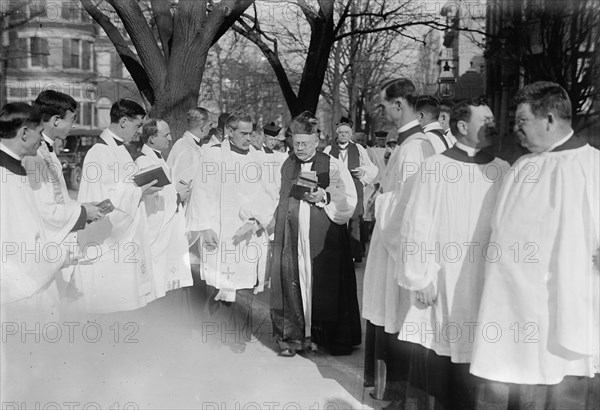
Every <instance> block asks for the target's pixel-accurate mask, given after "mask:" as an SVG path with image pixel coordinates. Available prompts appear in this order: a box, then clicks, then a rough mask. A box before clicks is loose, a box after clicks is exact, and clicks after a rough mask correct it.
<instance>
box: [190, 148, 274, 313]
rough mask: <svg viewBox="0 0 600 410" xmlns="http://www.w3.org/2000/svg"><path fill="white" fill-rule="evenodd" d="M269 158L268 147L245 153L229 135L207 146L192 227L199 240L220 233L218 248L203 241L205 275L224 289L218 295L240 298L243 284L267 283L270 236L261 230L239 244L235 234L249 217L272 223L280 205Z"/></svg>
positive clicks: (192, 200) (192, 203)
mask: <svg viewBox="0 0 600 410" xmlns="http://www.w3.org/2000/svg"><path fill="white" fill-rule="evenodd" d="M267 162H269V160H268V159H267V158H266V157H265V153H264V152H263V151H257V150H256V149H254V147H250V150H249V152H248V153H247V154H246V155H244V154H239V153H236V152H235V151H232V150H231V149H230V145H229V141H228V140H224V141H223V142H222V143H221V144H220V145H214V146H212V147H210V148H208V149H206V150H205V152H204V157H203V161H202V166H201V168H202V169H201V171H200V175H201V177H200V178H196V179H195V180H194V182H193V185H192V194H191V197H190V202H189V206H188V208H187V213H186V229H187V230H188V231H189V232H190V233H191V235H190V236H191V238H192V240H194V242H195V240H196V239H197V238H198V236H199V235H198V233H199V232H200V231H203V230H207V229H212V230H213V231H214V232H215V233H216V235H217V237H218V238H219V240H218V242H219V243H218V246H217V249H216V250H214V251H208V250H206V249H204V247H203V245H202V243H200V241H198V242H197V244H198V247H199V254H200V259H201V260H200V274H201V277H202V279H203V280H205V281H206V283H207V284H208V285H211V286H214V287H215V288H217V289H220V290H221V292H220V295H219V296H218V297H219V298H221V297H222V298H223V299H224V300H228V301H233V300H235V290H237V289H250V288H254V287H255V285H256V284H257V282H258V285H259V286H264V279H265V278H264V269H263V270H262V271H261V272H259V271H258V264H259V262H260V260H261V258H265V259H266V258H267V254H266V253H265V254H263V249H264V247H265V246H266V244H268V241H269V238H268V236H267V235H266V234H265V232H264V230H259V231H258V232H257V235H253V236H252V238H251V239H250V240H249V241H248V242H246V241H242V242H241V243H239V244H238V245H233V236H234V234H235V233H236V231H237V230H238V229H239V228H241V227H242V226H243V225H244V224H245V223H246V222H251V221H253V220H254V221H256V222H257V223H258V224H259V226H260V227H261V228H266V227H267V226H268V224H269V223H270V222H271V220H272V219H273V215H274V212H275V207H276V204H275V202H274V200H273V197H272V195H273V192H272V188H270V187H269V186H268V184H267V182H266V178H263V177H264V176H266V175H267V174H268V172H269V171H268V170H267V166H266V165H265V164H266V163H267ZM258 234H260V236H258ZM192 243H193V242H192ZM259 273H260V274H262V277H260V276H259Z"/></svg>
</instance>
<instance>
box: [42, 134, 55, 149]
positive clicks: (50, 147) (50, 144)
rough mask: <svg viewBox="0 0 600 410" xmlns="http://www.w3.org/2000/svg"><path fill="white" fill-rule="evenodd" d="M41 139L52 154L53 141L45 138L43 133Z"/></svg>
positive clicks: (47, 137)
mask: <svg viewBox="0 0 600 410" xmlns="http://www.w3.org/2000/svg"><path fill="white" fill-rule="evenodd" d="M42 137H43V138H44V142H45V143H46V146H47V147H48V151H50V152H54V140H52V139H51V138H50V137H49V136H47V135H46V134H44V133H43V132H42Z"/></svg>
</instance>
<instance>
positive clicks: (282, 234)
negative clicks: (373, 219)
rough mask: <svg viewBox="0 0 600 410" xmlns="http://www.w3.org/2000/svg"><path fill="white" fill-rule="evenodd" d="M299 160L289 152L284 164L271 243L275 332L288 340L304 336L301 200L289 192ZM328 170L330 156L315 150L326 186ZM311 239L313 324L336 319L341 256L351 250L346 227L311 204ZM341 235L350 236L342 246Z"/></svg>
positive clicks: (320, 179) (315, 167) (321, 184)
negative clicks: (332, 220)
mask: <svg viewBox="0 0 600 410" xmlns="http://www.w3.org/2000/svg"><path fill="white" fill-rule="evenodd" d="M301 164H302V161H300V160H299V159H298V158H297V157H296V155H290V157H289V158H288V159H286V160H285V162H284V163H283V165H282V168H281V190H280V192H279V205H278V206H277V210H276V212H275V240H274V242H273V246H272V247H271V252H272V254H271V266H270V272H271V283H272V292H271V309H272V312H271V314H272V316H271V317H272V320H273V326H274V331H275V333H276V334H278V335H279V336H281V337H283V338H284V339H286V340H288V339H289V340H302V339H303V337H304V326H305V322H304V312H303V309H302V297H301V292H300V280H299V271H298V213H299V209H300V200H298V199H295V198H294V197H292V196H291V191H292V186H293V185H294V184H295V182H296V181H297V180H298V175H299V174H300V169H301ZM329 168H330V157H329V155H327V154H323V153H321V152H317V153H316V154H315V157H314V162H313V163H312V166H311V170H313V171H316V173H317V178H318V185H319V187H321V188H323V189H326V188H327V187H328V186H329V182H330V181H329ZM309 237H310V253H311V259H312V262H313V270H312V275H313V302H312V309H313V312H312V315H313V323H314V322H315V321H319V320H323V321H332V320H335V319H336V318H337V314H338V312H337V303H338V293H339V277H340V269H339V264H340V260H341V258H342V257H343V255H347V254H349V253H348V252H349V246H350V243H349V240H348V234H347V228H346V226H345V225H337V224H334V223H333V222H331V221H330V220H329V218H328V217H327V214H326V213H325V210H324V209H323V208H320V207H317V206H315V205H311V207H310V233H309ZM343 238H346V239H345V243H344V244H343V245H342V246H340V245H341V244H342V241H343Z"/></svg>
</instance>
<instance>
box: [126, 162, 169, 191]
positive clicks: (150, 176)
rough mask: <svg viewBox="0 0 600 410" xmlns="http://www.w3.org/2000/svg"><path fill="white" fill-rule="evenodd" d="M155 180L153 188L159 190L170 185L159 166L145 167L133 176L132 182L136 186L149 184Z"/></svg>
mask: <svg viewBox="0 0 600 410" xmlns="http://www.w3.org/2000/svg"><path fill="white" fill-rule="evenodd" d="M155 179H156V180H158V182H157V183H156V185H154V186H155V187H159V188H160V187H163V186H165V185H169V184H170V183H171V181H170V180H169V177H167V174H165V170H164V169H163V167H162V166H161V165H160V164H157V165H152V166H149V167H146V168H144V169H142V170H140V171H138V172H137V173H136V174H135V175H134V176H133V182H135V184H136V185H137V186H142V185H146V184H149V183H150V182H152V181H154V180H155Z"/></svg>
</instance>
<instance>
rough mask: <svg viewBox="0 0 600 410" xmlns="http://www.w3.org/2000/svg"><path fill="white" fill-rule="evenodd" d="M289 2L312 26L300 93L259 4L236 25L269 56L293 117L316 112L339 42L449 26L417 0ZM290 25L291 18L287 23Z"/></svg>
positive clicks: (410, 35)
mask: <svg viewBox="0 0 600 410" xmlns="http://www.w3.org/2000/svg"><path fill="white" fill-rule="evenodd" d="M286 4H292V5H294V7H297V8H298V10H300V11H301V15H302V16H303V18H304V20H305V21H306V23H308V27H309V29H310V39H309V44H308V47H307V51H306V54H305V55H306V58H305V60H304V64H303V66H302V73H301V78H300V82H299V87H298V91H297V92H296V91H295V90H294V87H293V86H292V81H290V73H289V72H288V70H286V68H285V67H284V64H283V63H282V60H281V56H280V54H279V47H278V39H277V37H276V35H274V32H275V31H274V30H272V29H271V30H269V29H268V28H266V29H265V28H264V27H263V26H264V24H263V22H262V21H261V16H260V15H259V14H260V13H259V12H258V10H257V7H256V5H255V7H254V12H253V13H244V14H243V15H242V16H241V17H240V19H238V22H237V24H236V25H234V26H233V28H234V30H236V31H237V32H238V33H240V34H242V35H243V36H245V37H246V38H248V39H249V40H250V41H252V42H253V43H255V44H256V45H257V46H258V47H259V49H260V50H261V52H262V53H263V54H264V55H265V57H266V58H267V60H268V61H269V63H270V64H271V67H272V68H273V71H274V72H275V75H276V77H277V80H278V81H279V84H280V86H281V89H282V92H283V95H284V97H285V99H286V102H287V105H288V108H289V110H290V112H291V113H292V115H295V114H298V113H299V112H301V111H303V110H311V111H315V110H316V108H317V104H318V102H319V96H320V95H321V91H322V88H323V83H324V81H325V75H326V71H327V67H328V63H329V57H330V53H331V50H332V49H333V48H334V47H333V45H334V43H336V42H338V41H341V40H343V39H345V38H350V37H352V36H359V35H366V34H369V33H383V32H388V31H393V32H394V33H395V35H398V36H406V37H408V38H412V39H415V37H414V35H413V34H411V32H410V30H409V29H410V28H411V27H416V26H427V25H429V26H435V27H443V25H442V24H440V22H439V21H438V18H437V16H433V15H431V14H429V13H426V12H424V11H423V10H422V9H421V8H420V3H417V2H413V1H412V0H402V1H390V0H346V1H334V0H314V1H311V2H309V1H308V0H297V1H296V2H289V3H286ZM298 14H299V15H300V13H298ZM359 17H361V18H364V19H365V21H367V22H368V24H365V25H363V26H361V25H360V24H355V23H356V21H355V22H354V23H352V19H356V18H359ZM285 24H289V22H287V21H286V22H285ZM301 34H302V33H301ZM355 95H356V93H355Z"/></svg>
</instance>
